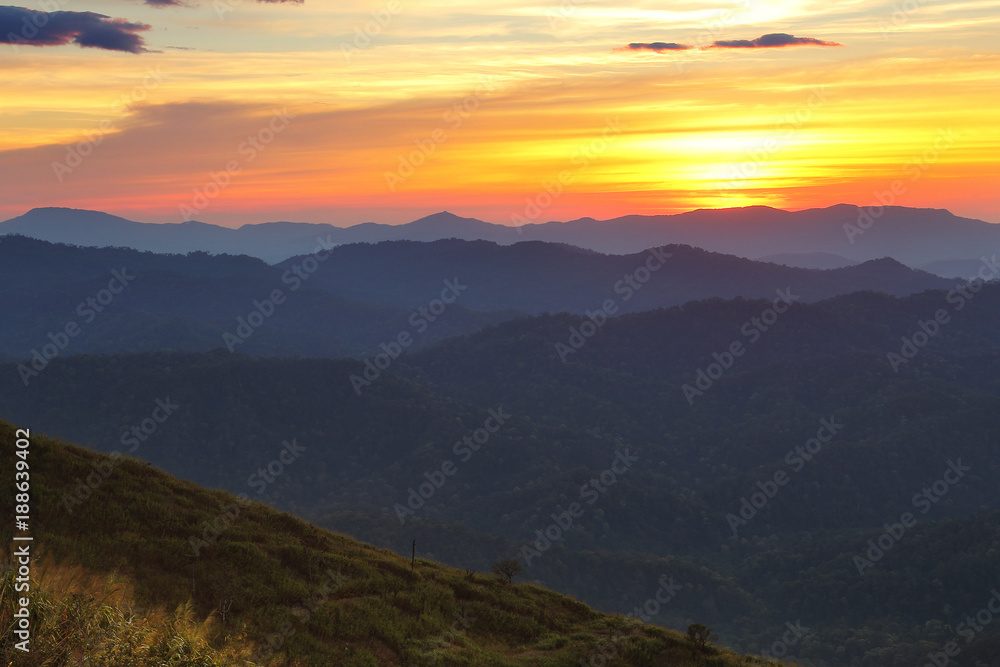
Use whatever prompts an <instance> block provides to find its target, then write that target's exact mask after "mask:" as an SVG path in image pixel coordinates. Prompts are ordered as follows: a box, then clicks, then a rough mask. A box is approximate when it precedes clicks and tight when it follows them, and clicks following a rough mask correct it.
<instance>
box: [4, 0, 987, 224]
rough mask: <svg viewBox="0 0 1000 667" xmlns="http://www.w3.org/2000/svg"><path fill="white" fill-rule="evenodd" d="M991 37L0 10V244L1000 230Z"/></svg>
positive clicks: (941, 27)
mask: <svg viewBox="0 0 1000 667" xmlns="http://www.w3.org/2000/svg"><path fill="white" fill-rule="evenodd" d="M0 2H2V0H0ZM998 29H1000V0H997V1H990V0H968V1H962V0H958V1H955V2H940V1H933V2H932V1H920V0H905V1H904V2H898V1H897V2H895V3H893V2H891V1H890V2H883V1H870V0H841V1H839V2H829V1H828V0H827V1H822V2H820V1H818V0H789V1H786V2H780V3H778V2H763V1H754V0H735V1H731V2H730V1H723V2H713V1H708V2H633V3H631V5H630V8H628V9H626V8H622V7H620V6H618V5H617V3H611V2H599V1H584V0H537V1H536V2H518V1H514V0H493V1H492V2H490V3H483V2H477V3H470V2H464V1H461V0H449V1H447V2H446V1H443V0H426V1H420V2H416V1H415V0H386V1H383V0H375V1H373V2H355V1H354V0H336V1H334V0H304V2H292V1H288V2H255V1H254V0H153V1H152V2H146V3H144V2H141V1H140V0H37V2H35V3H34V4H28V5H26V6H20V5H19V6H0V81H2V84H0V119H2V122H0V219H6V218H10V217H14V216H17V215H20V214H23V213H24V212H26V211H27V210H29V209H31V208H34V207H39V206H66V207H73V208H84V209H93V210H101V211H106V212H108V213H112V214H115V215H121V216H123V217H126V218H130V219H133V220H140V221H146V222H182V221H185V220H192V219H193V220H200V221H203V222H209V223H214V224H221V225H226V226H239V225H241V224H245V223H257V222H267V221H275V220H291V221H302V222H329V223H333V224H337V225H350V224H356V223H360V222H367V221H374V222H385V223H403V222H408V221H411V220H414V219H416V218H419V217H421V216H424V215H427V214H430V213H434V212H437V211H442V210H448V211H451V212H452V213H456V214H459V215H463V216H470V217H477V218H480V219H483V220H488V221H491V222H498V223H503V224H521V223H524V222H544V221H548V220H571V219H576V218H580V217H586V216H589V217H594V218H599V219H606V218H613V217H616V216H620V215H628V214H658V213H677V212H682V211H686V210H691V209H696V208H723V207H732V206H748V205H767V206H774V207H776V208H784V209H791V210H797V209H804V208H814V207H823V206H829V205H833V204H837V203H849V204H857V205H859V206H866V205H872V204H877V203H879V202H880V201H882V202H883V203H892V204H896V205H901V206H913V207H932V208H947V209H950V210H951V211H953V212H954V213H956V214H957V215H963V216H967V217H974V218H980V219H983V220H987V221H989V222H996V223H1000V188H998V187H997V183H998V182H1000V150H998V149H1000V123H998V122H997V120H998V114H997V109H998V108H1000V104H998V103H1000V40H997V39H996V35H997V34H998Z"/></svg>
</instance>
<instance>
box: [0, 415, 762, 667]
mask: <svg viewBox="0 0 1000 667" xmlns="http://www.w3.org/2000/svg"><path fill="white" fill-rule="evenodd" d="M14 436H15V432H14V428H13V427H12V426H10V425H9V424H6V423H4V422H0V453H2V456H0V459H2V462H3V464H2V466H0V470H2V471H3V472H2V474H3V475H4V476H5V477H7V479H3V480H2V482H0V485H2V487H3V488H4V489H5V491H4V493H3V496H2V497H0V508H2V509H3V512H2V516H4V517H11V516H12V515H13V514H14V508H13V501H14V498H13V493H12V482H13V471H14V465H15V455H14V441H15V437H14ZM28 462H29V464H30V473H31V524H32V535H33V536H34V538H35V539H34V542H33V545H34V546H33V571H32V579H33V581H32V601H31V610H32V629H33V630H32V633H33V639H32V644H31V646H32V651H31V653H28V654H24V653H23V652H21V651H17V650H15V649H14V647H13V645H14V643H15V642H16V641H17V639H16V638H15V636H14V634H13V627H12V626H13V623H12V621H13V617H12V613H13V607H14V598H15V595H16V596H20V595H23V594H21V593H15V591H13V589H12V586H13V577H14V572H13V569H12V567H11V561H10V554H11V553H12V549H8V550H6V551H5V559H4V563H3V567H2V577H3V578H2V579H0V632H2V634H0V654H2V656H3V663H2V664H4V665H8V664H9V663H11V664H13V665H62V664H80V665H191V666H194V665H203V666H205V667H214V666H215V665H254V664H259V665H301V666H306V665H316V666H322V667H328V666H330V665H348V666H349V665H356V666H361V665H372V666H377V665H401V666H407V667H408V666H410V665H430V664H435V665H470V666H471V665H497V666H500V665H538V666H543V665H551V666H553V667H555V666H566V667H569V666H571V665H573V666H575V665H579V664H581V661H585V663H584V664H590V663H589V662H586V661H589V660H590V659H591V657H593V658H594V659H595V661H594V663H593V664H606V665H717V666H719V667H730V666H735V665H753V664H767V662H766V661H764V660H763V659H761V658H749V657H742V656H738V655H735V654H732V653H730V652H728V651H725V650H722V649H718V648H714V647H708V648H706V649H699V648H696V647H694V646H693V645H692V644H690V643H689V642H687V641H686V640H685V639H684V638H683V637H682V636H681V635H680V634H678V633H675V632H672V631H670V630H666V629H663V628H659V627H656V626H651V625H646V624H643V623H641V622H639V621H637V620H634V619H626V618H624V617H621V616H615V615H609V614H602V613H598V612H596V611H594V610H592V609H590V608H589V607H587V606H586V605H584V604H581V603H579V602H577V601H575V600H572V599H570V598H567V597H565V596H562V595H559V594H557V593H554V592H552V591H549V590H546V589H544V588H541V587H538V586H535V585H530V584H523V583H522V584H519V583H515V584H507V583H505V582H503V581H501V580H500V579H499V578H497V577H495V576H492V575H485V574H469V573H466V572H464V571H461V570H458V569H454V568H449V567H445V566H443V565H441V564H439V563H435V562H432V561H428V560H423V559H417V561H416V564H415V566H414V567H413V568H412V569H411V565H410V562H409V561H408V560H405V559H403V558H401V557H399V556H398V555H396V554H394V553H392V552H390V551H387V550H384V549H378V548H375V547H373V546H370V545H367V544H363V543H361V542H358V541H356V540H353V539H351V538H348V537H345V536H343V535H339V534H336V533H332V532H329V531H325V530H321V529H319V528H317V527H315V526H313V525H311V524H309V523H306V522H305V521H302V520H300V519H297V518H295V517H293V516H291V515H288V514H284V513H281V512H277V511H275V510H273V509H270V508H268V507H266V506H264V505H260V504H256V503H246V502H243V501H240V500H239V499H237V498H236V497H235V496H233V495H231V494H228V493H224V492H221V491H209V490H206V489H203V488H200V487H198V486H195V485H194V484H190V483H188V482H183V481H180V480H177V479H175V478H173V477H170V476H169V475H166V474H165V473H162V472H160V471H158V470H155V469H153V468H152V467H150V466H149V465H147V464H145V463H143V462H141V461H138V460H133V459H119V460H114V459H110V458H109V457H107V456H102V455H98V454H95V453H93V452H90V451H87V450H85V449H81V448H79V447H76V446H73V445H70V444H65V443H62V442H59V441H56V440H52V439H48V438H44V437H38V436H35V437H33V438H32V439H31V449H30V454H29V457H28ZM95 471H97V472H96V476H93V475H91V473H95ZM88 475H91V479H92V480H94V481H97V480H100V484H99V485H97V487H96V489H94V490H93V491H92V493H91V495H90V497H89V498H87V499H86V500H84V501H82V502H81V503H80V504H75V505H72V506H71V507H72V511H70V510H69V509H67V507H66V505H65V502H64V501H65V498H66V497H67V495H69V494H72V493H74V489H75V488H76V487H77V486H78V480H84V479H86V478H87V476H88ZM213 524H214V530H216V531H217V534H218V535H217V537H216V538H215V539H212V540H206V541H205V542H204V543H201V544H199V545H198V548H197V549H196V548H195V547H194V546H193V545H192V538H202V539H204V538H205V537H212V533H211V532H209V533H205V528H206V526H212V525H213ZM0 539H3V541H4V543H5V544H12V542H11V540H10V529H9V527H7V526H4V528H3V530H2V531H0ZM196 550H197V552H198V553H197V555H196V554H195V552H196ZM602 651H603V655H604V656H605V658H606V662H602V661H601V658H600V656H601V655H602Z"/></svg>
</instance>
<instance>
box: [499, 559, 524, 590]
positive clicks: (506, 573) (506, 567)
mask: <svg viewBox="0 0 1000 667" xmlns="http://www.w3.org/2000/svg"><path fill="white" fill-rule="evenodd" d="M522 572H524V570H523V569H522V568H521V561H519V560H517V559H516V558H501V559H500V560H498V561H497V562H496V563H494V564H493V574H495V575H497V576H498V577H504V578H506V579H507V583H508V584H509V583H510V582H511V580H512V579H513V578H514V577H516V576H517V575H519V574H521V573H522Z"/></svg>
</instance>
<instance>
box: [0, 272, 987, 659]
mask: <svg viewBox="0 0 1000 667" xmlns="http://www.w3.org/2000/svg"><path fill="white" fill-rule="evenodd" d="M958 297H961V298H958ZM772 305H773V304H772V303H771V302H770V301H747V300H744V299H736V300H731V301H724V300H721V299H715V300H708V301H701V302H692V303H687V304H685V305H684V306H679V307H674V308H670V309H658V310H653V311H648V312H643V313H634V314H629V315H625V316H617V317H612V318H609V319H608V320H607V321H606V322H605V323H604V324H603V325H602V326H601V327H600V329H599V330H596V331H595V332H594V333H592V334H591V335H590V336H589V337H587V338H582V339H581V340H580V341H578V343H579V344H576V343H574V342H573V336H574V331H576V332H581V331H583V330H585V327H584V324H585V323H586V322H587V321H588V318H587V317H586V316H582V317H581V316H575V315H571V314H560V315H542V316H536V317H523V318H519V319H515V320H512V321H508V322H504V323H501V324H498V325H495V326H491V327H487V328H485V329H483V330H482V331H479V332H477V333H474V334H472V335H468V336H461V337H458V338H455V339H452V340H447V341H442V342H440V343H438V344H437V345H434V346H431V347H428V348H426V349H423V350H420V351H417V352H414V353H407V354H406V355H403V356H402V357H400V358H399V359H397V360H395V361H393V362H392V364H391V365H390V366H389V367H388V368H387V369H384V370H383V371H380V372H378V373H377V374H373V373H374V371H372V370H371V369H369V368H367V366H366V364H365V363H363V362H361V361H356V360H332V359H327V360H322V359H255V358H251V357H247V356H244V355H239V354H237V355H231V354H228V353H225V352H214V353H209V354H201V353H176V352H175V353H167V352H157V353H146V354H135V355H115V356H75V357H67V358H58V359H55V360H53V361H52V363H51V365H50V367H49V368H47V369H46V370H45V372H44V374H43V375H42V377H40V378H38V379H37V380H38V381H37V382H35V381H33V382H32V384H31V385H30V386H29V387H24V386H23V384H22V383H21V382H20V380H19V378H18V377H17V371H16V368H15V366H14V365H13V364H9V365H7V366H5V367H2V368H0V414H3V415H6V416H8V418H11V419H13V420H15V421H17V422H19V423H26V424H45V428H46V429H47V430H48V431H49V432H51V433H54V434H56V435H58V436H61V437H71V438H73V439H75V440H77V441H80V442H82V443H84V444H86V445H89V446H92V447H94V448H96V449H98V450H100V451H104V452H110V451H114V450H120V451H122V452H124V453H131V454H133V455H136V456H140V457H142V458H143V459H146V460H149V461H151V462H153V463H154V464H156V465H160V466H163V467H164V468H166V469H167V471H168V472H171V473H173V474H176V475H179V476H181V477H184V478H187V479H189V480H192V481H195V482H197V483H199V484H202V485H205V486H210V487H221V488H224V489H228V490H230V491H232V492H236V493H240V492H242V493H247V494H249V495H250V496H251V497H254V498H260V499H262V500H266V501H267V502H269V503H272V504H274V505H275V506H276V507H278V508H280V509H283V510H287V511H291V512H294V513H295V514H297V515H299V516H302V517H306V518H308V519H310V520H313V521H314V522H316V523H321V524H322V525H326V526H329V527H332V528H334V529H337V530H343V531H348V532H350V533H351V534H352V535H353V536H355V537H359V538H363V539H366V540H370V541H372V542H374V543H376V544H378V545H380V546H386V547H390V548H392V549H394V550H397V551H399V552H403V555H406V554H405V552H406V549H407V547H409V546H410V544H411V541H412V539H417V540H418V544H419V545H422V546H421V547H420V548H422V549H424V550H425V551H424V553H432V554H434V555H435V557H437V558H440V559H442V560H445V561H447V562H449V563H451V564H454V565H458V566H461V567H473V568H482V567H483V566H484V563H486V562H487V561H489V559H490V558H494V557H495V555H500V556H504V557H509V558H520V559H521V562H522V563H523V564H524V566H525V568H524V569H525V571H526V576H527V578H528V579H529V580H531V581H535V582H540V583H542V584H544V585H547V586H549V587H551V588H553V589H556V590H559V591H561V592H564V593H568V594H571V595H573V596H574V597H576V598H577V599H579V600H582V601H585V602H587V603H589V604H593V605H594V606H596V607H597V608H600V609H603V610H606V611H612V612H626V611H628V610H630V609H633V608H634V607H635V606H636V605H637V604H640V603H641V602H642V601H643V600H646V599H648V598H649V597H650V595H651V593H650V587H652V589H653V590H654V591H655V590H656V583H655V582H656V581H657V580H658V579H659V577H661V576H667V577H668V578H669V577H674V579H675V581H676V582H677V583H679V584H681V585H683V586H684V591H685V595H681V594H678V596H677V597H676V599H673V600H671V603H670V606H669V607H667V608H665V609H662V610H661V611H659V612H658V614H657V615H656V616H655V619H653V620H654V622H656V623H663V624H666V625H670V626H673V627H676V628H683V627H686V624H689V623H691V622H702V623H706V624H709V625H711V626H712V627H713V628H714V629H715V630H716V632H717V633H718V634H719V637H720V641H722V642H723V643H725V644H726V645H729V646H732V647H735V648H738V649H740V650H744V651H749V652H754V653H760V652H762V651H763V650H770V649H771V647H773V646H774V645H775V644H776V643H777V642H779V640H780V638H781V636H782V633H784V632H786V631H787V627H786V625H785V624H786V623H792V624H796V623H798V622H801V623H802V625H803V626H804V627H807V628H809V635H808V641H803V642H801V643H799V644H798V645H796V646H795V647H794V648H790V647H785V648H784V649H782V650H788V652H789V654H790V655H793V656H795V659H796V660H798V661H799V662H801V663H802V664H806V665H815V666H816V667H823V666H827V665H829V666H832V665H842V664H851V663H852V662H854V661H857V662H858V663H859V664H866V663H867V664H887V663H888V662H889V661H890V658H893V657H898V658H900V659H901V660H903V661H904V662H906V663H907V664H914V663H916V662H917V661H918V660H921V659H925V658H926V656H927V655H928V654H929V653H933V652H935V651H940V650H941V649H940V648H939V647H941V646H944V645H945V644H946V643H947V642H948V641H950V640H951V639H952V638H953V637H954V635H955V633H957V632H958V627H959V624H960V623H961V622H962V621H963V619H964V618H965V616H966V615H968V614H970V613H971V614H973V615H975V613H976V611H977V610H978V609H980V608H981V607H982V605H983V604H985V603H986V602H987V601H988V600H989V597H990V591H991V588H993V587H995V586H996V582H995V562H996V561H995V556H996V553H997V549H1000V530H998V527H1000V513H998V512H997V511H996V508H997V507H1000V487H997V485H996V484H995V483H993V480H995V479H996V477H997V475H998V474H1000V448H998V446H997V443H998V442H1000V425H998V422H997V420H996V414H997V413H998V411H1000V381H998V379H997V378H1000V350H998V347H997V338H996V331H997V330H998V327H1000V286H997V285H990V286H986V287H983V288H981V289H978V291H977V292H975V293H972V292H967V296H965V295H961V293H955V294H953V295H950V296H949V295H948V294H947V293H944V292H935V291H929V292H923V293H920V294H917V295H913V296H910V297H906V298H895V297H890V296H887V295H884V294H873V293H857V294H851V295H847V296H840V297H836V298H834V299H829V300H826V301H822V302H819V303H812V304H803V303H795V304H793V305H792V306H791V307H790V308H789V309H788V310H787V311H786V312H784V313H782V314H780V315H778V316H777V318H776V319H775V320H774V321H771V322H770V323H769V324H766V325H764V324H763V321H761V320H768V319H769V318H768V317H767V316H765V315H764V313H766V311H767V310H768V309H769V308H771V306H772ZM959 306H961V307H960V308H959ZM939 311H943V312H944V313H945V315H947V317H941V316H940V315H939ZM754 318H756V319H757V320H758V321H761V324H760V325H755V324H753V322H754ZM762 325H763V326H762ZM918 333H922V334H923V336H926V339H924V338H922V337H921V336H919V335H918ZM578 335H582V334H578ZM914 341H916V342H914ZM734 342H739V343H741V344H742V350H741V351H740V350H739V349H738V348H734V346H733V343H734ZM560 344H562V345H563V348H562V349H561V348H560V347H559V345H560ZM908 346H909V347H908ZM734 349H736V350H737V352H736V353H735V354H734V352H732V350H734ZM566 350H572V351H569V352H567V351H566ZM890 353H891V354H894V355H896V357H898V360H894V359H893V357H891V356H890ZM366 373H368V375H366ZM352 376H356V377H358V378H365V377H370V378H371V380H370V381H367V382H362V383H360V384H355V383H354V382H353V381H352ZM356 388H358V389H359V391H356ZM164 404H165V405H166V406H168V407H169V406H175V408H174V409H171V410H170V414H169V415H165V414H164V411H165V410H166V409H167V408H165V407H164ZM157 415H159V417H157ZM160 418H162V421H161V420H160ZM500 422H502V423H500ZM487 429H491V430H493V432H492V433H490V432H489V431H488V430H487ZM140 436H141V437H140ZM473 438H475V440H473ZM820 438H822V440H821V439H820ZM813 440H815V442H813ZM470 443H471V444H470ZM473 444H475V445H476V448H473V446H472V445H473ZM298 454H301V456H298ZM282 457H284V458H283V459H282ZM289 457H292V458H289ZM282 460H284V463H281V461H282ZM622 461H624V462H622ZM269 462H275V463H274V466H273V468H274V469H273V470H271V467H272V466H271V465H270V464H269ZM629 462H631V463H632V464H633V465H631V466H630V465H628V463H629ZM279 463H281V465H280V466H279ZM448 464H450V465H448ZM956 469H957V470H958V473H956V472H955V471H956ZM269 470H270V472H269ZM609 470H612V471H614V470H617V473H615V475H612V474H611V473H610V472H607V471H609ZM262 471H263V472H262ZM948 471H952V472H948ZM605 473H606V474H605ZM959 473H960V475H959V476H958V477H955V474H959ZM779 474H781V475H784V477H780V476H779ZM78 476H79V475H78ZM82 478H83V477H82V476H81V479H82ZM945 478H947V479H948V480H951V482H947V483H946V482H941V484H937V482H938V481H939V480H942V479H945ZM777 479H781V480H783V481H782V483H781V484H780V486H779V483H778V482H775V481H773V480H777ZM591 480H596V481H597V484H598V485H599V486H600V488H603V489H604V491H598V490H597V487H593V486H592V485H591V484H590V482H591ZM602 480H603V481H602ZM952 482H954V483H952ZM581 485H582V486H581ZM942 485H943V486H942ZM924 489H931V490H932V491H933V490H934V489H937V490H936V491H934V493H933V494H932V495H933V497H934V498H936V499H937V502H932V501H930V500H927V499H921V494H922V493H923V490H924ZM758 493H759V494H766V495H761V496H760V497H759V498H758V497H757V496H755V495H754V494H758ZM926 493H931V491H927V492H926ZM585 494H586V495H585ZM915 494H916V498H917V500H914V497H915ZM592 497H593V499H594V502H593V503H589V502H588V501H589V500H590V499H591V498H592ZM751 497H753V498H755V500H754V503H756V504H757V505H760V506H749V507H750V509H749V510H748V509H745V508H744V507H743V505H744V500H746V502H750V501H749V500H747V499H749V498H751ZM760 498H763V499H764V500H763V501H760ZM574 502H575V503H577V504H578V505H579V507H578V508H577V509H575V510H573V509H571V508H572V507H573V503H574ZM761 502H762V503H763V504H761ZM918 502H919V503H920V504H915V503H918ZM923 507H926V508H927V511H926V512H924V511H922V508H923ZM580 508H582V510H583V511H582V514H581V513H580V512H579V511H578V510H579V509H580ZM570 511H573V512H574V513H575V515H576V516H574V517H573V520H572V521H571V522H569V521H568V519H567V518H566V516H567V515H564V513H566V512H570ZM906 512H911V513H912V514H913V515H914V516H916V517H917V521H916V524H915V525H908V526H907V527H906V528H905V529H904V528H895V527H894V526H895V525H896V524H900V525H902V524H901V523H900V521H901V519H900V517H901V516H902V515H903V514H904V513H906ZM730 516H732V517H736V519H738V520H736V521H735V522H734V519H733V518H730ZM741 517H742V518H741ZM740 521H742V522H743V523H740ZM556 522H561V525H560V523H556ZM906 523H908V524H909V523H910V522H909V521H908V520H907V521H906ZM550 526H555V527H554V528H551V529H550ZM562 526H565V528H562ZM887 526H888V528H887ZM900 530H902V531H903V532H902V533H899V532H898V531H900ZM886 531H892V534H891V535H890V536H889V537H893V541H892V544H893V545H896V543H897V542H898V545H896V546H894V548H891V553H888V554H879V553H877V552H872V553H873V554H874V555H872V556H871V558H873V559H874V561H872V562H873V563H875V565H874V567H872V568H871V569H869V570H866V571H863V572H861V573H859V571H858V567H857V564H856V563H857V561H856V559H855V556H859V555H861V556H862V557H864V556H865V554H866V550H867V549H872V548H873V547H870V546H869V541H873V542H878V541H879V540H882V543H885V540H886V539H889V538H888V537H886ZM540 533H541V536H540ZM546 533H548V535H549V536H547V537H546ZM894 536H896V537H894ZM543 537H544V540H543ZM545 540H547V542H546V541H545ZM526 547H530V548H531V549H534V550H535V551H537V552H539V554H540V555H534V554H533V552H531V551H527V552H526V551H525V548H526ZM930 564H933V576H934V579H932V580H931V581H930V582H928V580H927V574H926V573H927V571H928V567H931V565H930ZM609 572H615V573H622V574H621V576H614V577H612V576H609V575H608V573H609ZM935 581H936V582H939V583H934V582H935ZM695 592H697V593H695ZM687 593H691V594H690V595H688V594H687ZM972 639H973V641H971V642H969V643H968V644H964V645H963V651H962V652H963V656H964V657H965V658H966V659H967V660H968V661H969V664H976V662H975V661H976V660H979V661H981V662H982V663H983V664H987V665H991V666H992V665H994V664H995V662H990V661H991V660H995V657H996V655H998V653H997V652H996V650H995V649H996V648H997V647H998V644H1000V628H998V627H996V626H995V625H994V626H990V627H989V628H987V629H986V630H985V631H984V632H979V633H976V635H975V636H974V637H973V638H972ZM779 648H781V647H780V645H779Z"/></svg>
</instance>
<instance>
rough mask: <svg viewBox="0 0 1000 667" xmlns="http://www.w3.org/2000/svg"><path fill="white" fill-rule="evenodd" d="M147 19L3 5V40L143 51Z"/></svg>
mask: <svg viewBox="0 0 1000 667" xmlns="http://www.w3.org/2000/svg"><path fill="white" fill-rule="evenodd" d="M149 28H150V26H149V25H147V24H145V23H132V22H129V21H126V20H125V19H113V18H111V17H109V16H105V15H104V14H95V13H94V12H40V11H36V10H34V9H26V8H24V7H9V6H0V43H2V44H14V45H24V46H62V45H63V44H69V43H74V44H78V45H79V46H81V47H86V48H94V49H107V50H109V51H125V52H126V53H144V52H145V51H147V49H146V45H145V42H144V41H143V39H142V37H141V36H140V35H138V34H136V33H139V32H143V31H145V30H149Z"/></svg>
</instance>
